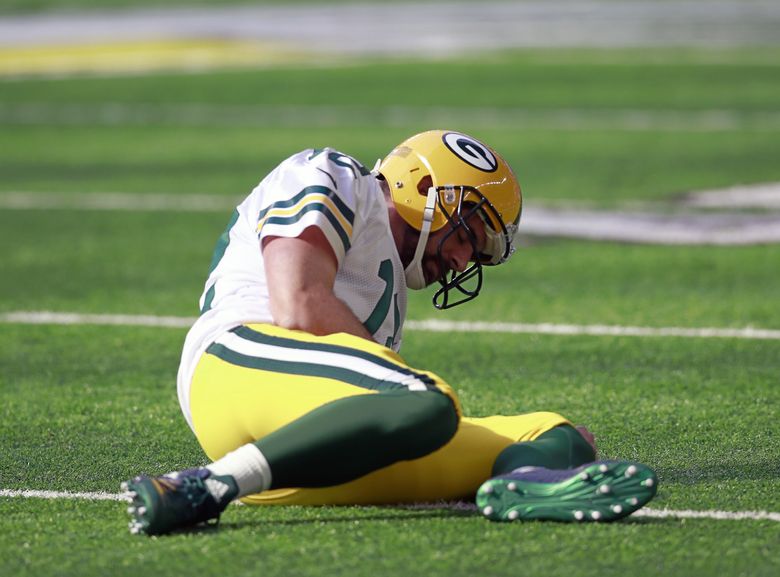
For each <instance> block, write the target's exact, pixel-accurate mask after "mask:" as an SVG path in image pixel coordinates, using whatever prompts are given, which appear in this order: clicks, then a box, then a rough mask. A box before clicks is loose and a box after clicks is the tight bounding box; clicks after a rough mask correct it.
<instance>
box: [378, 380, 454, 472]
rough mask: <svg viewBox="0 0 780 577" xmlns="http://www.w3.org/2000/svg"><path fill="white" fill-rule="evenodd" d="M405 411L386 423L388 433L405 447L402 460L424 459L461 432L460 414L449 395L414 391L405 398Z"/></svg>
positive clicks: (398, 444) (400, 445)
mask: <svg viewBox="0 0 780 577" xmlns="http://www.w3.org/2000/svg"><path fill="white" fill-rule="evenodd" d="M403 404H404V405H405V410H404V411H403V412H401V413H398V414H397V418H395V419H392V420H391V422H388V423H386V425H387V426H386V428H385V433H386V434H388V435H389V436H392V437H394V438H395V439H396V442H397V446H398V447H403V448H404V454H403V455H402V456H401V457H400V458H402V459H416V458H419V457H422V456H425V455H427V454H429V453H431V452H433V451H435V450H437V449H439V448H441V447H442V446H444V445H445V444H447V442H449V440H450V439H452V437H453V436H454V435H455V432H456V431H457V430H458V421H459V417H458V412H457V410H456V408H455V404H454V402H453V401H452V399H450V398H449V397H448V396H447V395H444V394H442V393H439V392H436V391H424V392H422V391H421V392H412V393H407V394H406V395H405V396H404V397H403Z"/></svg>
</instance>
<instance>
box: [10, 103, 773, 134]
mask: <svg viewBox="0 0 780 577" xmlns="http://www.w3.org/2000/svg"><path fill="white" fill-rule="evenodd" d="M0 121H2V122H6V123H10V124H21V125H28V124H29V125H42V124H43V125H66V126H79V125H107V126H122V125H147V124H154V125H170V126H221V127H224V126H239V127H246V126H260V127H268V126H276V127H308V126H318V127H338V128H343V127H345V126H389V127H407V126H418V125H421V126H426V125H431V126H434V125H436V126H438V125H451V124H459V125H468V126H471V127H474V128H483V129H493V130H516V129H518V128H523V129H544V130H552V131H559V130H562V131H578V130H610V131H628V132H633V131H651V132H724V131H725V132H730V131H738V130H747V131H760V132H771V131H778V130H780V113H778V112H776V111H767V110H761V111H755V110H748V111H746V110H740V109H736V108H708V109H703V110H683V109H649V108H648V109H643V108H620V109H617V108H615V109H609V108H577V107H565V108H563V107H561V108H552V109H546V110H545V109H538V108H531V107H528V108H523V107H479V106H472V107H459V106H404V105H379V106H360V105H350V106H327V105H320V104H298V105H277V104H267V105H240V104H232V105H231V104H197V103H177V104H153V103H123V102H103V103H98V104H52V103H45V102H37V103H36V102H25V103H0Z"/></svg>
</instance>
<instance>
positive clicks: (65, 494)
mask: <svg viewBox="0 0 780 577" xmlns="http://www.w3.org/2000/svg"><path fill="white" fill-rule="evenodd" d="M0 497H7V498H19V497H21V498H26V499H50V500H60V499H62V500H65V499H69V500H84V501H120V502H121V501H125V500H126V498H125V496H124V495H123V494H122V493H105V492H102V491H101V492H94V493H71V492H69V491H40V490H24V489H0ZM409 508H411V509H426V508H431V509H434V508H436V509H438V508H452V509H457V510H472V509H473V510H475V511H476V507H475V506H474V504H473V503H467V502H460V501H456V502H453V503H429V504H428V503H420V504H418V505H410V506H409ZM634 517H648V518H656V519H668V518H673V519H713V520H717V521H725V520H728V521H743V520H753V521H776V522H780V513H773V512H767V511H717V510H709V511H691V510H682V511H677V510H672V509H648V508H647V507H645V508H643V509H640V510H639V511H637V512H636V513H634Z"/></svg>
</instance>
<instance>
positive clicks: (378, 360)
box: [230, 325, 436, 389]
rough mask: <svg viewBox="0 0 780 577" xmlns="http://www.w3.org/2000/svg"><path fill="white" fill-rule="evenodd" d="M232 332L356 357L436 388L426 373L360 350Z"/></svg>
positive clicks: (242, 328) (244, 329)
mask: <svg viewBox="0 0 780 577" xmlns="http://www.w3.org/2000/svg"><path fill="white" fill-rule="evenodd" d="M230 332H232V333H234V334H236V335H238V336H239V337H241V338H244V339H246V340H248V341H252V342H255V343H260V344H263V345H271V346H276V347H282V348H288V349H296V350H304V351H318V352H323V353H336V354H340V355H347V356H351V357H356V358H359V359H362V360H364V361H369V362H371V363H374V364H375V365H378V366H380V367H383V368H386V369H390V370H393V371H396V372H398V373H401V374H402V375H408V376H410V377H414V378H415V379H417V380H418V381H420V382H421V383H422V384H424V385H425V386H426V388H428V389H435V388H436V382H435V381H434V380H433V379H432V378H431V377H429V376H428V375H426V374H424V373H418V372H417V371H413V370H411V369H410V368H409V367H406V366H404V365H398V364H396V363H393V362H392V361H388V360H387V359H384V358H382V357H379V356H377V355H372V354H371V353H367V352H365V351H361V350H359V349H352V348H350V347H345V346H341V345H330V344H325V343H310V342H304V341H297V340H295V339H286V338H284V337H275V336H272V335H267V334H265V333H261V332H259V331H256V330H254V329H251V328H249V327H247V326H244V325H242V326H238V327H235V328H233V329H231V330H230Z"/></svg>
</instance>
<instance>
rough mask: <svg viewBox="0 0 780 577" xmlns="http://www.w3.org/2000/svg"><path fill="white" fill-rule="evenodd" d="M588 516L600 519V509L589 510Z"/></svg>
mask: <svg viewBox="0 0 780 577" xmlns="http://www.w3.org/2000/svg"><path fill="white" fill-rule="evenodd" d="M590 518H591V519H593V520H594V521H598V520H599V519H601V512H600V511H591V512H590Z"/></svg>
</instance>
